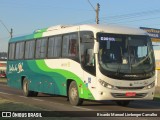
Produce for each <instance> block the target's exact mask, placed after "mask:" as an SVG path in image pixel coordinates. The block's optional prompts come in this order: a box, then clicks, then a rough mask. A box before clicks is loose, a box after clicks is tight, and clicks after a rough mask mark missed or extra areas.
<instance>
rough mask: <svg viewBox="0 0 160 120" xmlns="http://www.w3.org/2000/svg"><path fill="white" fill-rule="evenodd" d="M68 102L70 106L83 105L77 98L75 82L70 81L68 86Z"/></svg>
mask: <svg viewBox="0 0 160 120" xmlns="http://www.w3.org/2000/svg"><path fill="white" fill-rule="evenodd" d="M68 96H69V102H70V103H71V105H74V106H78V105H81V104H82V103H83V100H82V99H81V98H79V94H78V87H77V84H76V82H75V81H72V82H71V84H70V86H69V94H68Z"/></svg>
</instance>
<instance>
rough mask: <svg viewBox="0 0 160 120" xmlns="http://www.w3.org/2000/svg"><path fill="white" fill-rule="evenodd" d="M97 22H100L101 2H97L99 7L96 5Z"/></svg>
mask: <svg viewBox="0 0 160 120" xmlns="http://www.w3.org/2000/svg"><path fill="white" fill-rule="evenodd" d="M95 11H96V23H97V24H99V11H100V4H99V3H97V7H96V10H95Z"/></svg>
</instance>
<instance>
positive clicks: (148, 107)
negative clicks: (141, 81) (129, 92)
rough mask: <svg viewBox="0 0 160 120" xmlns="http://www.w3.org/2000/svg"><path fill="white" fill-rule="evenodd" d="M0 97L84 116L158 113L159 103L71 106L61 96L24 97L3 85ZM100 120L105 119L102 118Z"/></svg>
mask: <svg viewBox="0 0 160 120" xmlns="http://www.w3.org/2000/svg"><path fill="white" fill-rule="evenodd" d="M0 97H1V98H4V99H8V100H12V101H16V102H21V103H25V104H30V105H34V106H36V107H40V108H42V109H43V110H44V111H83V112H82V113H81V112H79V114H84V111H89V112H88V113H86V114H91V113H90V112H91V111H93V114H96V113H94V111H102V112H103V111H110V112H112V111H113V112H114V111H124V112H139V113H142V112H144V111H148V112H158V111H159V112H160V102H158V101H133V102H131V103H130V104H129V106H127V107H122V106H118V105H117V104H116V103H114V102H113V101H103V102H98V101H84V103H83V104H82V106H72V105H71V104H70V103H69V101H67V98H66V97H63V96H56V95H47V94H42V93H39V94H38V96H37V97H24V96H23V93H22V91H21V90H17V89H14V88H10V87H8V86H7V85H6V84H4V83H3V84H2V83H0ZM77 113H78V112H77ZM74 114H76V113H74ZM102 118H103V119H105V118H104V117H102ZM102 118H101V119H102ZM136 118H137V117H136ZM88 119H91V118H88ZM108 119H109V118H108ZM111 119H112V118H111ZM116 119H120V117H116ZM125 119H128V117H126V118H124V120H125ZM132 119H133V117H132ZM140 119H142V120H148V119H152V120H153V119H158V118H157V117H154V118H150V117H145V118H144V117H141V118H140Z"/></svg>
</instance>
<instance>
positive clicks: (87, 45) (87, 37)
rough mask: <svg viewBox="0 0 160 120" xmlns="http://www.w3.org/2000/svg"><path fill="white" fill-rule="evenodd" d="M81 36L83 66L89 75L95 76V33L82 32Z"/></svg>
mask: <svg viewBox="0 0 160 120" xmlns="http://www.w3.org/2000/svg"><path fill="white" fill-rule="evenodd" d="M80 35H81V38H80V39H81V43H80V50H81V51H80V52H81V66H82V67H83V68H84V70H86V71H88V72H89V73H91V74H93V75H95V73H96V70H95V64H94V62H95V59H94V54H93V46H94V39H93V33H92V32H91V31H86V32H85V31H82V32H81V33H80Z"/></svg>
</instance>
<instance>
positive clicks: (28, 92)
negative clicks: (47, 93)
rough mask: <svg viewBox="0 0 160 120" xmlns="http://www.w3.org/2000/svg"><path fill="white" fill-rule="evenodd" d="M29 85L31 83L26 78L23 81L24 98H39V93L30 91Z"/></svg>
mask: <svg viewBox="0 0 160 120" xmlns="http://www.w3.org/2000/svg"><path fill="white" fill-rule="evenodd" d="M28 85H29V81H28V80H27V79H26V78H24V80H23V94H24V96H26V97H30V96H37V95H38V92H34V91H30V90H29V87H28Z"/></svg>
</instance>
